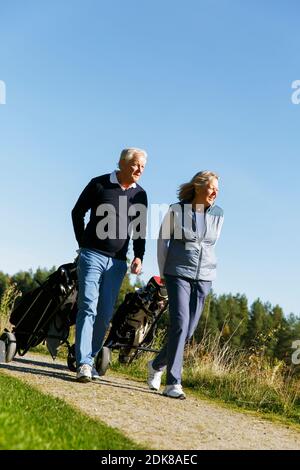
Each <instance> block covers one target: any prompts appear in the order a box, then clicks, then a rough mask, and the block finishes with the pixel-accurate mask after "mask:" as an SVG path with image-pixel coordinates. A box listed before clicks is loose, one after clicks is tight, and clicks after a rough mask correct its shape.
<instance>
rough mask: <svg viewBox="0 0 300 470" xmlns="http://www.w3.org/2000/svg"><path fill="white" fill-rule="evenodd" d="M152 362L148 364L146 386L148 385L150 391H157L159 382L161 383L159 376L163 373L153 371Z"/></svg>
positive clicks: (161, 371)
mask: <svg viewBox="0 0 300 470" xmlns="http://www.w3.org/2000/svg"><path fill="white" fill-rule="evenodd" d="M152 362H153V361H149V362H148V378H147V384H148V385H149V388H150V390H159V388H160V382H161V376H162V375H163V373H164V371H163V370H155V369H153V367H152Z"/></svg>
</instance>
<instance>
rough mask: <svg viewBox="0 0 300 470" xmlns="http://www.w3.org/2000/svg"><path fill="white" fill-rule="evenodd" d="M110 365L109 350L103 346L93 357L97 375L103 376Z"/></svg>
mask: <svg viewBox="0 0 300 470" xmlns="http://www.w3.org/2000/svg"><path fill="white" fill-rule="evenodd" d="M110 363H111V349H109V348H108V347H107V346H103V348H102V349H100V351H99V352H98V354H97V355H96V357H95V368H96V370H97V372H98V374H99V375H105V372H106V371H107V369H108V368H109V365H110Z"/></svg>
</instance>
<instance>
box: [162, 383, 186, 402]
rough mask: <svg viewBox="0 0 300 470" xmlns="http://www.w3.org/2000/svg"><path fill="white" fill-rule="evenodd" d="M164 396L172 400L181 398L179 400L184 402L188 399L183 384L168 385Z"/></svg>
mask: <svg viewBox="0 0 300 470" xmlns="http://www.w3.org/2000/svg"><path fill="white" fill-rule="evenodd" d="M163 395H164V396H165V397H170V398H179V400H184V399H185V398H186V396H185V393H184V392H183V390H182V386H181V384H174V385H166V387H165V389H164V391H163Z"/></svg>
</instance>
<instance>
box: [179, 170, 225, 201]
mask: <svg viewBox="0 0 300 470" xmlns="http://www.w3.org/2000/svg"><path fill="white" fill-rule="evenodd" d="M213 178H216V179H217V180H218V179H219V175H217V173H214V172H213V171H199V172H198V173H196V174H195V176H193V178H192V179H191V181H190V182H189V183H184V184H182V185H180V186H179V189H178V199H179V200H180V201H187V202H192V200H193V199H194V197H195V189H196V188H197V187H201V186H206V185H207V184H208V183H209V182H210V181H211V180H212V179H213Z"/></svg>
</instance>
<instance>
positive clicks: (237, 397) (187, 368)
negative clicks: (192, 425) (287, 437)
mask: <svg viewBox="0 0 300 470" xmlns="http://www.w3.org/2000/svg"><path fill="white" fill-rule="evenodd" d="M156 347H157V345H156ZM152 357H153V355H152V354H149V353H145V354H143V355H141V356H140V357H139V358H138V359H137V360H135V361H133V362H132V364H130V365H127V366H126V365H122V364H120V363H119V362H118V356H117V353H115V354H114V355H113V363H112V370H114V371H116V372H118V373H121V374H124V375H127V376H131V377H135V378H137V379H139V380H146V375H147V372H146V371H147V362H148V361H149V360H150V359H151V358H152ZM163 383H164V379H163ZM182 384H183V386H184V388H185V389H187V390H190V391H191V392H192V393H193V394H194V395H196V396H198V397H200V398H208V399H212V400H214V401H217V402H218V403H223V404H226V405H229V406H230V407H233V408H235V409H243V410H247V411H252V412H255V413H258V414H259V415H260V416H265V417H268V418H270V419H273V420H274V419H276V418H278V420H279V421H281V422H284V423H286V424H296V425H297V426H299V425H300V380H299V378H297V377H293V376H292V374H291V373H290V371H289V369H288V368H287V366H286V365H285V364H284V362H283V361H275V362H273V363H272V362H271V361H269V360H268V359H267V358H266V357H265V356H263V355H261V351H259V352H257V353H255V352H252V354H249V353H246V352H244V351H240V350H233V349H231V348H230V347H229V345H228V344H225V345H223V346H221V344H220V338H214V339H212V338H208V337H206V338H204V339H203V340H202V341H201V342H200V344H194V345H190V346H189V347H188V348H187V350H186V353H185V362H184V370H183V377H182Z"/></svg>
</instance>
